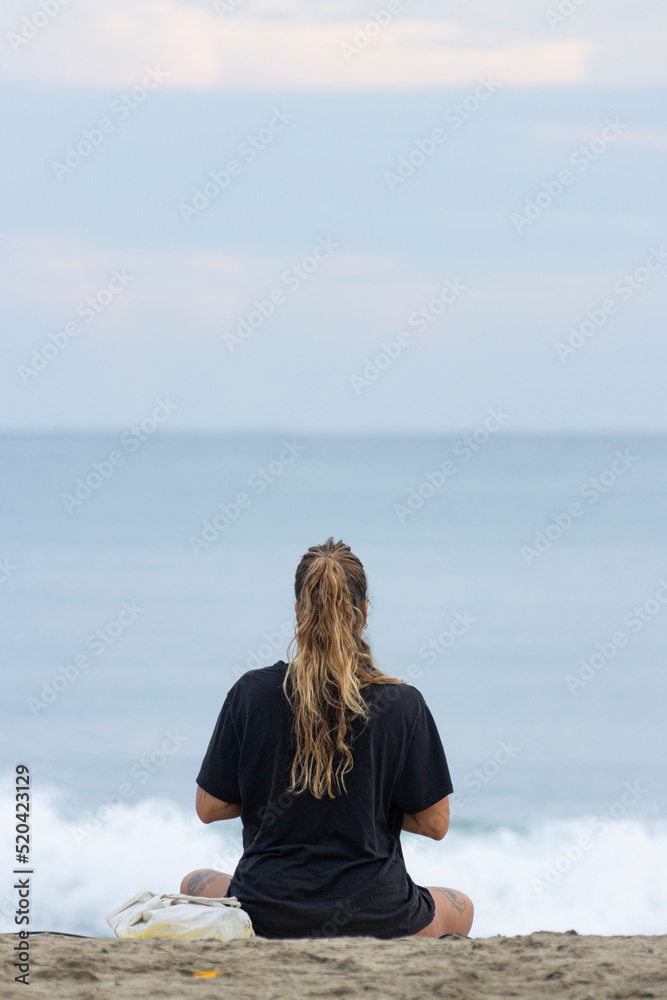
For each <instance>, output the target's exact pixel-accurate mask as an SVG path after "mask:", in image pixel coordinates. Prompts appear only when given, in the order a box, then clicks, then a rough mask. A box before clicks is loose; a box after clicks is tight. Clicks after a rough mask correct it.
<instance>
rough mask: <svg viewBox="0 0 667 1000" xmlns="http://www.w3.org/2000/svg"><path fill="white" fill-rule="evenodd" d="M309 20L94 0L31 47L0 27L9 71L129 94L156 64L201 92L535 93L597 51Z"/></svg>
mask: <svg viewBox="0 0 667 1000" xmlns="http://www.w3.org/2000/svg"><path fill="white" fill-rule="evenodd" d="M295 10H297V11H298V10H300V8H298V7H296V8H295ZM331 10H334V8H331ZM299 17H300V19H297V20H295V19H293V18H290V17H289V16H286V17H282V18H276V17H275V16H273V17H272V16H257V15H255V16H254V17H252V18H249V17H241V16H238V17H237V16H235V15H234V16H229V17H226V18H220V17H218V16H216V14H215V11H214V9H213V6H212V5H210V6H209V7H207V8H192V7H185V6H183V5H182V4H179V3H176V2H174V0H133V2H132V3H130V2H129V0H116V2H115V3H112V4H109V3H108V2H107V3H106V4H105V3H103V2H102V0H91V2H89V3H88V4H86V5H85V6H77V7H75V6H74V5H72V7H69V6H67V7H63V8H61V9H60V11H59V13H57V14H56V15H54V16H53V18H52V20H51V21H50V22H49V23H46V24H44V26H43V27H40V28H39V30H38V31H37V32H36V33H35V34H34V37H32V38H31V39H29V40H25V41H24V40H23V39H22V36H21V34H20V33H21V30H22V25H23V26H24V27H25V21H23V20H22V19H21V18H19V17H17V15H16V13H15V11H8V10H7V8H5V9H4V10H3V12H2V15H1V18H2V22H1V25H0V30H4V32H5V34H6V35H7V36H8V38H9V39H10V42H11V44H12V46H13V47H14V48H16V49H17V51H15V52H14V53H12V54H11V58H8V59H5V60H4V61H3V65H2V68H1V69H0V74H1V75H2V76H3V77H4V78H5V79H11V80H17V81H18V80H22V81H26V82H42V83H56V84H63V85H72V86H96V87H107V88H123V87H129V86H132V85H133V84H135V83H136V82H137V80H138V79H139V78H140V77H141V74H142V72H143V71H144V69H145V67H146V66H149V65H155V64H156V63H157V64H159V65H160V67H161V68H162V69H163V70H164V71H165V72H166V73H167V74H168V77H167V83H166V86H170V87H182V88H194V89H226V90H229V89H243V90H266V89H272V88H280V89H282V90H289V89H298V90H325V91H346V90H356V89H393V88H401V89H405V88H413V89H416V88H434V87H443V86H456V85H464V86H465V85H467V84H471V83H473V82H474V81H475V80H476V78H477V77H478V76H479V75H481V74H495V75H496V76H498V77H499V78H500V79H501V80H502V81H503V82H504V83H505V84H506V85H507V86H517V87H525V86H535V85H574V84H580V83H583V82H585V81H586V79H587V78H588V75H589V69H588V66H589V62H590V59H591V57H592V55H593V53H594V44H593V43H592V42H590V41H583V40H580V39H572V38H569V39H564V38H557V39H553V38H550V37H546V38H545V37H541V38H539V37H538V38H535V37H531V35H530V33H527V32H524V33H521V32H520V31H519V30H518V29H514V28H513V29H512V30H511V31H508V30H507V29H506V28H496V27H495V26H494V24H493V22H492V21H488V22H482V23H481V24H480V23H479V22H470V21H468V22H466V21H464V20H460V19H459V20H435V19H428V18H420V17H415V16H414V15H413V14H412V12H411V11H407V10H405V9H404V11H403V12H401V13H396V14H394V15H392V17H391V20H390V21H389V22H387V24H386V25H385V26H379V25H378V22H377V19H374V18H373V16H372V15H371V14H369V13H368V12H366V14H365V15H363V16H362V17H361V19H359V20H352V19H351V17H350V15H349V14H348V15H347V18H348V19H347V20H341V19H340V18H337V19H333V20H332V19H330V20H317V19H313V18H312V17H311V18H310V19H305V18H304V17H303V15H299ZM28 32H29V33H30V29H28ZM12 39H13V41H12ZM17 39H18V42H17ZM345 46H347V48H345Z"/></svg>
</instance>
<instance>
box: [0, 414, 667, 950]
mask: <svg viewBox="0 0 667 1000" xmlns="http://www.w3.org/2000/svg"><path fill="white" fill-rule="evenodd" d="M497 423H498V422H497ZM499 423H500V426H498V427H495V426H494V425H493V423H492V422H491V423H490V425H489V426H490V427H492V428H493V429H487V430H486V431H484V430H481V431H479V432H478V433H476V434H475V435H470V434H469V435H463V434H461V435H457V436H451V437H442V436H430V437H427V436H424V437H363V436H360V437H340V438H338V437H312V436H311V437H309V436H307V435H299V434H297V435H296V436H294V435H292V434H290V435H287V434H274V435H255V436H252V435H250V436H204V435H199V436H197V435H192V436H187V435H184V436H178V435H171V436H167V435H166V434H161V433H160V432H159V431H157V432H155V433H152V432H151V429H150V428H148V429H144V430H143V431H142V430H141V429H139V432H138V433H135V432H127V431H126V432H123V433H121V432H119V433H118V434H110V435H48V436H47V435H44V436H42V435H16V436H5V437H3V438H2V439H0V467H1V468H2V493H1V496H0V613H1V615H2V658H3V673H2V678H3V698H2V708H1V717H0V725H1V727H2V733H3V748H4V749H3V759H2V767H3V779H2V786H1V791H0V829H1V831H2V839H1V842H2V845H3V848H2V857H3V859H4V861H3V868H2V870H1V871H0V879H1V880H2V881H0V914H1V919H2V924H1V925H0V926H1V927H2V929H4V930H10V929H14V923H13V919H14V910H15V907H16V899H15V896H16V891H15V890H14V889H13V888H12V885H13V880H14V876H13V875H12V869H13V867H14V864H15V860H14V853H13V842H14V822H15V818H14V804H13V803H14V797H13V775H14V768H15V765H16V764H17V763H19V762H25V763H27V764H28V765H29V766H30V768H31V775H32V808H33V812H32V816H31V823H32V830H31V838H32V843H31V847H32V855H31V861H32V863H33V867H34V871H35V874H34V876H33V899H32V905H33V911H32V927H33V928H35V929H51V930H64V931H70V932H76V933H83V934H104V933H108V928H107V926H106V924H105V923H104V919H103V915H104V914H105V913H106V912H108V911H109V910H111V909H113V908H115V907H116V906H117V905H119V904H120V903H121V902H122V901H123V900H124V899H126V898H128V897H130V896H132V895H134V894H135V893H136V892H138V891H139V890H142V889H152V890H154V891H159V892H169V891H177V889H178V884H179V882H180V878H181V877H182V876H183V875H184V874H185V873H186V872H188V871H190V870H192V869H193V868H198V867H214V868H221V869H222V870H228V871H230V870H232V868H233V866H234V864H235V863H236V860H237V859H238V857H239V855H240V821H238V820H235V821H232V822H230V823H225V824H213V825H212V826H210V827H204V826H203V825H202V824H201V823H200V822H199V821H198V819H197V818H196V816H195V814H194V791H195V777H196V774H197V771H198V768H199V764H200V762H201V759H202V757H203V754H204V752H205V750H206V746H207V743H208V740H209V738H210V735H211V731H212V729H213V725H214V723H215V720H216V717H217V714H218V712H219V709H220V706H221V704H222V701H223V699H224V697H225V694H226V692H227V691H228V689H229V687H230V686H231V685H232V684H233V683H234V682H235V680H236V679H237V677H238V676H240V674H241V673H243V672H244V671H245V670H246V669H249V668H253V667H257V666H263V665H268V664H270V663H272V662H275V661H276V660H277V659H281V658H284V656H285V654H286V648H287V644H288V642H289V639H290V637H291V636H292V634H293V624H294V614H293V601H294V597H293V589H292V588H293V578H294V571H295V568H296V565H297V563H298V561H299V559H300V557H301V555H302V554H303V553H304V552H305V551H306V549H307V548H308V546H309V545H312V544H315V543H320V542H323V541H324V540H325V539H326V538H327V537H329V536H330V535H332V536H334V538H336V539H338V538H343V539H344V540H345V541H346V542H348V543H349V544H350V545H351V546H352V548H353V550H354V551H355V552H356V553H357V554H358V555H359V556H360V558H361V559H362V561H363V562H364V564H365V566H366V569H367V573H368V578H369V584H370V595H371V603H372V609H371V615H370V619H369V629H368V635H369V641H370V642H371V644H372V647H373V650H374V653H375V656H376V660H377V662H378V664H379V665H380V666H381V667H382V668H383V669H385V670H386V671H387V672H389V673H392V674H394V675H396V676H398V677H402V678H405V679H407V680H409V681H410V682H411V683H413V684H415V685H416V686H417V687H419V689H420V690H421V691H422V692H423V694H424V695H425V697H426V700H427V702H428V704H429V706H430V708H431V710H432V712H433V715H434V716H435V719H436V721H437V723H438V726H439V729H440V733H441V735H442V739H443V743H444V746H445V749H446V752H447V756H448V760H449V763H450V768H451V771H452V777H453V782H454V786H455V795H454V796H452V825H451V830H450V833H449V834H448V835H447V837H446V838H445V840H444V841H442V842H439V843H434V842H431V841H427V840H424V839H423V838H417V837H413V836H412V835H407V834H406V835H404V837H403V840H404V853H405V856H406V861H407V864H408V868H409V871H410V872H411V874H412V876H413V877H414V878H415V879H416V880H417V881H419V882H420V883H421V884H431V885H446V886H453V887H454V888H458V889H461V890H463V891H465V892H467V893H468V894H469V895H470V896H471V897H472V898H473V899H474V901H475V903H476V909H477V916H476V922H475V927H474V930H473V932H474V933H476V934H478V935H489V934H496V933H502V934H512V933H523V932H529V931H532V930H538V929H547V930H567V929H571V928H573V929H576V930H578V931H579V932H580V933H603V934H612V933H613V934H632V933H665V932H667V910H666V907H665V899H667V866H666V865H665V863H664V858H665V856H666V853H667V816H666V812H667V810H666V806H665V765H664V761H665V751H666V749H667V739H666V736H665V728H666V727H665V723H664V714H665V712H664V706H665V704H666V703H667V698H666V695H667V680H666V675H665V670H664V663H665V656H664V650H665V639H666V638H667V531H666V529H665V516H664V515H665V485H666V482H667V463H666V459H667V439H665V438H663V437H658V436H653V437H651V436H647V437H629V436H625V435H620V434H619V435H611V436H592V437H586V436H570V437H520V436H510V435H509V434H508V433H506V431H505V428H504V427H502V421H500V422H499Z"/></svg>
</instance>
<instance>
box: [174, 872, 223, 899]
mask: <svg viewBox="0 0 667 1000" xmlns="http://www.w3.org/2000/svg"><path fill="white" fill-rule="evenodd" d="M231 880H232V876H231V875H225V873H224V872H218V871H215V869H213V868H198V869H197V871H196V872H190V874H189V875H186V876H185V878H184V879H183V881H182V882H181V892H182V893H185V895H186V896H206V898H207V899H219V898H220V897H221V896H224V895H225V893H226V892H227V889H228V888H229V883H230V882H231Z"/></svg>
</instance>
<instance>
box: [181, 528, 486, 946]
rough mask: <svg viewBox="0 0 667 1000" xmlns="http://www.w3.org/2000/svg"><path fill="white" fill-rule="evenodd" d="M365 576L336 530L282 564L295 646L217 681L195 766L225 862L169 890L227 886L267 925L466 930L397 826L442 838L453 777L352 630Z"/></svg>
mask: <svg viewBox="0 0 667 1000" xmlns="http://www.w3.org/2000/svg"><path fill="white" fill-rule="evenodd" d="M366 590H367V585H366V574H365V573H364V568H363V566H362V564H361V562H360V561H359V559H358V558H357V557H356V556H355V555H354V554H353V553H352V552H351V551H350V548H349V546H348V545H344V544H343V542H337V543H334V541H333V539H332V538H330V539H329V541H328V542H326V544H325V545H316V546H313V547H312V548H310V549H309V550H308V552H307V553H306V555H305V556H304V557H303V559H302V560H301V562H300V563H299V567H298V569H297V571H296V582H295V591H296V604H295V610H296V622H297V627H296V636H295V639H294V644H295V655H294V657H293V659H291V660H290V662H289V664H286V663H284V662H283V661H279V662H278V663H276V664H275V665H274V666H272V667H265V668H263V669H262V670H251V671H249V672H248V673H246V674H244V675H243V676H242V677H241V678H240V680H238V681H237V682H236V684H234V686H233V687H232V688H231V690H230V691H229V694H228V695H227V698H226V700H225V703H224V705H223V707H222V711H221V712H220V716H219V718H218V722H217V724H216V727H215V730H214V732H213V736H212V738H211V742H210V744H209V747H208V750H207V752H206V756H205V758H204V761H203V764H202V767H201V770H200V772H199V775H198V777H197V785H198V788H197V814H198V816H199V818H200V819H201V820H202V821H203V822H204V823H213V822H214V821H216V820H222V819H234V818H235V817H237V816H240V817H241V819H242V822H243V845H244V851H243V857H242V858H241V860H240V861H239V863H238V865H237V866H236V871H235V872H234V874H233V875H225V874H224V873H222V872H218V871H213V870H211V869H201V870H199V871H195V872H191V873H190V874H189V875H186V877H185V878H184V879H183V882H182V884H181V892H184V893H188V894H189V895H192V896H207V897H213V898H215V897H219V896H225V895H227V896H236V897H237V899H239V901H240V902H241V905H242V906H243V908H244V909H245V910H246V911H247V913H248V914H249V915H250V917H251V919H252V922H253V926H254V928H255V931H256V933H257V934H260V935H263V936H265V937H274V938H282V937H306V936H316V937H321V936H323V937H326V936H330V935H333V934H343V935H370V936H373V937H379V938H392V937H399V936H402V935H410V934H419V935H423V936H425V937H441V936H442V935H443V934H467V933H468V931H469V930H470V927H471V924H472V918H473V905H472V903H471V901H470V899H468V897H467V896H465V895H464V894H463V893H462V892H458V891H454V890H453V889H441V888H434V887H429V888H428V889H425V888H422V887H421V886H418V885H415V884H414V882H413V881H412V879H411V878H410V876H409V875H408V873H407V871H406V869H405V863H404V861H403V853H402V851H401V842H400V832H401V830H408V831H409V832H410V833H417V834H421V836H423V837H430V838H431V839H432V840H442V838H443V837H444V836H445V834H446V833H447V829H448V827H449V800H448V796H449V795H450V793H451V792H452V783H451V780H450V776H449V770H448V767H447V761H446V758H445V753H444V750H443V747H442V743H441V741H440V737H439V735H438V731H437V729H436V725H435V722H434V720H433V717H432V715H431V713H430V711H429V709H428V708H427V706H426V703H425V702H424V699H423V697H422V695H421V694H420V693H419V691H417V690H416V689H415V688H413V687H410V686H408V685H406V684H404V683H403V682H402V681H399V680H396V679H395V678H393V677H388V676H387V675H386V674H384V673H382V671H380V670H379V669H378V668H377V667H376V666H375V664H374V663H373V659H372V656H371V650H370V647H369V645H368V643H367V642H365V641H364V639H363V637H362V629H364V628H365V627H366V617H367V611H368V602H367V593H366Z"/></svg>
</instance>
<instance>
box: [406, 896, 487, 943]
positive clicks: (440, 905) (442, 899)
mask: <svg viewBox="0 0 667 1000" xmlns="http://www.w3.org/2000/svg"><path fill="white" fill-rule="evenodd" d="M428 891H429V892H430V893H431V895H432V896H433V902H434V903H435V915H434V917H433V920H432V921H431V923H430V924H428V925H427V926H426V927H425V928H424V929H423V930H421V931H418V933H417V934H415V937H442V935H443V934H467V933H468V932H469V930H470V928H471V927H472V918H473V915H474V912H475V908H474V906H473V904H472V900H471V899H470V898H469V897H468V896H466V895H465V893H463V892H459V891H458V889H442V888H440V887H435V886H431V885H429V886H428Z"/></svg>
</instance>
